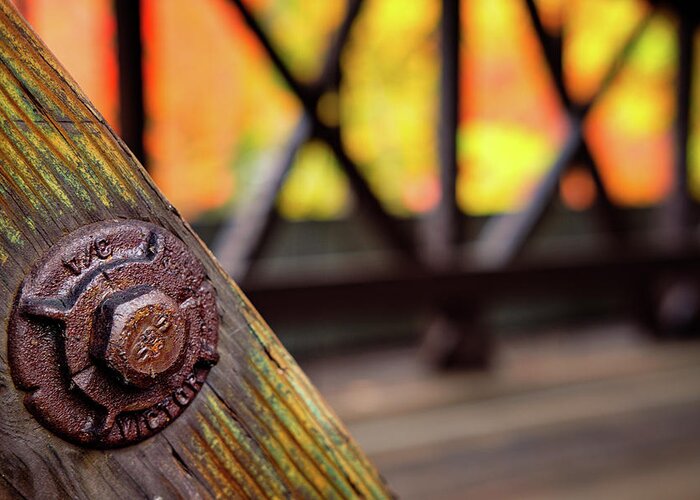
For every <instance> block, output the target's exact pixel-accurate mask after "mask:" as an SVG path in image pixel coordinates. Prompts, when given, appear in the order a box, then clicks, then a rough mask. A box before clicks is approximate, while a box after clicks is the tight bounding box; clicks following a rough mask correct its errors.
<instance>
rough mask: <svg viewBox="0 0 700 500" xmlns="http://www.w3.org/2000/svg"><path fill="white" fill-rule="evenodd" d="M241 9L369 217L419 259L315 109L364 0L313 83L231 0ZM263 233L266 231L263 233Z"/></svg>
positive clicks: (335, 81) (337, 74)
mask: <svg viewBox="0 0 700 500" xmlns="http://www.w3.org/2000/svg"><path fill="white" fill-rule="evenodd" d="M231 1H232V2H233V3H234V4H235V5H236V7H237V8H238V10H239V11H240V12H241V14H242V16H243V19H244V21H245V22H246V24H247V25H248V27H249V28H250V29H251V31H252V32H253V33H254V34H255V36H256V37H257V38H258V39H259V40H260V43H261V45H262V46H263V48H264V49H265V52H266V53H267V55H268V56H269V57H270V59H271V61H272V62H273V64H274V66H275V67H276V68H277V70H278V71H279V72H280V74H281V75H282V77H283V78H284V80H285V81H286V82H287V84H288V85H289V87H290V88H291V89H292V91H293V92H294V94H295V95H296V96H297V97H298V98H299V100H300V101H301V103H302V105H303V107H304V110H305V112H306V114H307V116H308V117H309V118H310V119H311V121H312V135H313V137H316V138H318V139H320V140H323V141H324V142H325V143H326V144H328V146H329V147H330V148H331V149H332V150H333V152H334V153H335V155H336V157H337V159H338V161H339V163H340V165H341V167H342V168H343V169H344V171H345V173H346V174H347V176H348V179H349V182H350V185H351V187H352V190H353V192H354V193H355V195H356V198H357V200H358V205H359V208H360V210H361V212H362V213H363V215H365V216H366V218H367V219H368V220H369V222H371V223H372V224H373V225H374V226H375V228H377V230H378V231H379V233H380V236H381V237H383V238H384V239H385V240H386V241H387V242H388V243H389V244H390V245H391V246H392V247H393V248H394V249H396V250H398V251H399V252H400V254H401V255H403V256H404V257H405V258H408V259H410V260H411V261H412V262H414V263H419V259H418V257H417V252H416V250H415V246H414V245H413V242H412V238H411V237H410V236H409V235H408V234H406V232H405V231H404V230H403V228H402V227H400V226H399V224H398V223H397V221H395V220H394V219H393V218H392V217H391V216H390V215H389V214H387V212H386V211H385V210H384V207H383V206H382V204H381V203H380V202H379V200H378V199H377V197H376V196H375V195H374V193H373V192H372V189H371V188H370V186H369V184H368V183H367V181H366V180H365V178H364V176H363V175H362V173H361V170H360V168H359V167H358V165H357V164H356V163H355V162H354V160H353V159H352V158H351V157H350V155H349V154H348V152H347V150H346V149H345V147H344V145H343V142H342V139H341V134H340V129H339V128H337V127H331V126H328V125H326V124H324V123H323V122H322V121H321V120H320V119H319V118H318V111H317V109H316V105H317V102H318V100H319V98H320V97H321V96H322V95H323V94H324V93H325V92H328V91H333V92H337V91H338V89H339V86H340V81H341V79H342V71H341V68H340V57H341V52H342V49H343V47H344V45H345V43H346V42H347V39H348V37H349V34H350V31H351V29H352V25H353V23H354V21H355V19H356V18H357V16H358V14H359V13H360V7H361V6H362V1H361V0H351V1H350V2H349V3H348V8H347V10H346V14H345V17H344V19H343V22H342V23H341V25H340V27H339V29H338V32H337V33H336V36H335V38H334V40H333V42H332V43H331V46H330V48H329V50H328V53H327V55H326V59H325V62H324V65H323V70H322V72H321V76H320V78H319V80H318V81H317V82H315V83H314V84H311V85H304V84H302V83H300V82H299V81H298V80H297V79H296V78H295V77H294V76H293V74H292V72H291V71H290V70H289V68H288V67H287V65H286V64H285V63H284V61H283V60H282V58H281V57H280V56H279V54H278V53H277V51H276V50H275V48H274V47H273V45H272V42H271V41H270V40H269V38H268V37H267V35H266V34H265V31H264V30H263V29H262V27H261V26H260V24H259V23H258V22H257V20H256V19H255V17H254V16H253V14H252V13H251V12H250V10H249V9H248V8H247V7H246V5H245V3H244V2H243V1H242V0H231ZM260 234H265V233H264V232H263V233H260Z"/></svg>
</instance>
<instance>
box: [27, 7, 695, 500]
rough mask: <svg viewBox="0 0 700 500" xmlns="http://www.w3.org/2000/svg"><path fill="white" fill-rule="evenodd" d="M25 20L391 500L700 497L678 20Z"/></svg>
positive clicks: (593, 12)
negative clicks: (355, 445) (255, 314)
mask: <svg viewBox="0 0 700 500" xmlns="http://www.w3.org/2000/svg"><path fill="white" fill-rule="evenodd" d="M15 3H16V4H17V6H18V8H19V9H20V11H21V12H22V13H23V15H24V16H25V17H26V18H27V19H28V21H29V22H30V24H32V26H33V27H34V28H35V30H36V31H37V32H38V34H39V35H40V36H41V38H42V39H43V40H44V41H45V42H46V44H47V45H48V46H49V48H50V49H51V50H52V51H53V52H54V53H55V54H56V55H57V56H58V58H59V60H61V61H62V63H63V64H64V65H65V67H66V68H67V69H68V71H69V73H70V74H72V75H73V77H74V78H75V79H76V80H77V81H78V83H79V85H80V86H81V87H82V88H83V90H84V91H85V92H86V93H87V95H88V96H89V97H90V98H91V99H92V101H93V102H94V104H95V105H96V106H97V108H98V109H99V110H100V111H101V113H102V114H103V115H104V116H105V118H106V120H107V121H108V122H109V123H110V124H111V125H112V127H113V128H115V130H117V132H118V133H119V134H120V135H121V136H122V137H123V138H124V139H125V141H126V142H127V144H128V145H129V147H130V148H131V149H132V150H133V151H134V153H135V154H136V156H137V157H139V159H140V160H141V161H142V163H143V164H144V166H145V167H146V168H147V170H148V171H149V173H150V175H151V176H152V177H153V179H154V180H155V182H156V184H157V185H158V186H159V187H160V189H161V190H162V191H163V192H164V194H165V195H166V196H167V198H168V199H169V200H170V201H171V202H172V203H173V205H174V206H175V207H177V209H178V210H179V211H180V213H181V214H182V216H183V217H184V218H185V219H186V220H188V221H189V222H190V223H191V224H192V225H193V227H194V228H195V229H196V230H197V231H198V232H199V234H200V235H201V237H202V238H203V239H204V240H205V241H206V242H207V243H208V244H209V245H210V247H211V248H212V249H213V250H214V252H215V254H216V255H217V257H218V258H219V259H220V261H221V263H222V265H223V266H224V267H225V268H226V270H227V271H228V272H229V273H231V275H232V276H233V277H234V278H235V279H236V281H237V282H238V283H239V285H240V286H241V287H242V288H243V290H244V292H245V293H246V294H247V295H248V296H249V297H250V299H251V300H252V302H253V304H254V305H255V306H256V307H258V308H259V309H260V311H261V313H262V314H263V316H264V317H265V318H266V319H267V320H268V322H269V323H270V324H271V326H272V327H273V329H274V330H275V331H276V333H277V334H278V336H279V337H280V339H281V340H282V342H283V343H284V344H285V345H286V347H287V348H288V349H289V350H290V351H291V352H292V354H293V355H294V356H295V357H296V358H297V359H298V360H299V361H300V362H301V364H302V367H303V368H304V369H305V370H306V371H307V374H308V375H309V376H310V378H311V379H312V381H313V382H314V383H315V384H316V385H317V386H318V387H319V389H320V390H321V392H322V393H323V394H324V395H325V396H326V397H327V399H328V400H329V402H330V403H331V406H333V407H334V408H335V409H336V411H337V412H338V413H339V415H340V417H341V418H342V419H343V420H344V421H345V422H346V423H347V424H348V427H349V428H350V431H351V433H352V434H353V435H355V437H356V438H357V439H358V440H359V442H360V444H361V445H362V446H363V447H364V449H365V450H366V451H367V453H368V454H369V455H370V457H371V458H372V459H373V460H374V461H375V463H377V465H378V466H379V468H380V469H381V470H382V472H383V474H384V475H385V477H386V478H387V480H388V481H389V483H390V484H391V485H392V487H393V488H394V489H395V490H396V492H397V493H398V494H399V495H400V496H402V497H405V498H462V497H469V498H579V497H580V498H612V497H614V498H635V499H637V498H662V497H663V498H698V497H699V496H700V423H698V422H700V364H699V363H698V361H700V344H698V342H697V341H696V339H697V333H698V332H700V322H699V318H700V288H699V286H700V277H699V276H698V275H699V274H700V258H699V257H700V254H699V253H698V244H697V243H698V234H697V227H698V210H697V206H698V197H700V128H698V127H697V126H696V122H697V117H698V114H697V113H698V107H697V106H695V105H694V104H693V103H695V102H697V100H696V98H697V97H698V92H699V91H700V80H698V79H697V78H695V76H696V75H695V68H697V67H698V66H697V65H696V64H695V63H696V61H697V60H698V57H700V51H696V50H695V49H696V46H697V44H698V37H697V34H696V31H697V30H696V27H697V25H698V21H700V14H699V13H698V12H697V10H698V7H695V6H694V5H693V2H689V1H683V0H675V1H670V0H668V1H645V0H585V1H584V0H569V1H565V0H463V1H461V2H460V1H458V0H411V1H410V2H407V1H405V0H363V1H360V0H331V1H323V2H322V1H318V0H198V1H197V2H193V1H190V0H62V1H61V2H56V1H52V0H15Z"/></svg>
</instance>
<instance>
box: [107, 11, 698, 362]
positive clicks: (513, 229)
mask: <svg viewBox="0 0 700 500" xmlns="http://www.w3.org/2000/svg"><path fill="white" fill-rule="evenodd" d="M230 1H231V2H232V3H233V4H234V5H235V6H236V8H237V9H238V10H239V12H240V13H241V15H242V17H243V19H244V20H245V23H246V24H247V25H248V27H249V28H250V30H251V31H252V33H254V35H255V36H256V38H257V39H258V41H259V42H260V44H261V46H262V47H263V49H264V51H265V52H266V54H267V55H268V57H269V58H270V60H271V61H272V63H273V65H274V67H275V68H276V70H277V71H278V73H279V74H280V75H281V77H282V78H283V79H284V81H285V82H286V83H287V85H288V87H289V89H290V91H291V92H292V93H293V94H294V95H295V96H296V97H297V99H298V100H299V102H300V103H301V105H302V107H303V116H302V118H301V119H300V121H299V123H298V125H297V126H296V129H295V131H294V133H293V134H292V136H291V137H290V139H289V141H288V144H287V147H286V149H285V152H284V154H282V155H281V156H280V158H279V160H278V161H277V163H276V164H274V165H273V166H272V167H271V168H269V169H267V170H266V173H265V176H264V177H263V178H261V179H259V180H258V183H257V185H256V188H255V192H253V193H249V195H248V196H247V198H248V200H249V201H248V202H247V203H246V204H245V205H244V206H243V208H242V209H240V210H239V211H238V213H237V216H236V217H235V219H233V220H231V221H229V223H227V224H226V225H225V226H224V228H223V229H222V231H221V232H220V234H219V236H218V240H217V244H216V246H215V253H216V254H217V256H218V257H219V259H220V261H221V263H222V265H223V266H224V267H225V268H226V269H227V271H229V273H230V274H231V275H232V276H233V277H234V278H236V279H237V280H238V281H239V282H240V283H241V285H242V287H243V289H244V290H245V291H246V293H247V294H248V295H249V297H250V298H251V300H252V302H253V303H254V304H255V305H256V306H257V307H259V308H260V309H261V311H262V312H263V314H271V315H273V316H277V315H284V314H299V312H300V311H304V310H308V309H309V308H311V307H312V305H313V309H314V310H316V311H323V312H324V313H333V312H334V311H341V310H345V311H360V310H363V309H364V308H376V307H379V308H383V309H385V310H395V311H401V310H415V308H432V309H433V310H435V311H437V312H436V318H437V319H436V323H435V326H434V328H431V329H430V330H429V331H430V332H431V333H430V334H429V337H428V341H427V345H429V346H430V347H429V349H430V350H431V351H432V353H431V354H432V355H433V357H434V359H435V360H436V362H438V363H439V364H443V365H444V364H452V363H457V364H470V365H483V364H484V363H486V362H487V360H488V354H489V344H490V343H489V339H488V335H487V334H486V333H485V331H484V330H483V329H482V328H480V327H479V326H478V321H477V319H478V315H479V308H480V307H481V306H483V305H484V304H487V303H490V302H492V301H495V300H500V299H502V298H503V297H505V296H511V295H521V296H529V295H533V294H556V295H558V296H561V295H576V294H581V293H590V292H591V291H593V292H595V291H596V290H600V289H602V288H606V289H610V288H614V289H618V290H620V291H622V293H624V294H626V295H627V296H629V297H630V298H631V299H632V302H635V303H637V304H640V303H641V304H645V303H646V302H645V300H646V299H645V296H646V295H647V291H648V290H649V289H651V288H652V287H653V285H654V283H655V282H656V281H657V280H658V279H659V277H660V276H663V275H665V274H667V273H677V274H679V275H689V274H692V275H697V274H700V258H698V257H700V254H698V252H697V246H696V244H695V241H694V240H695V237H694V233H693V231H694V229H693V228H694V227H695V224H696V222H697V220H696V219H697V211H696V205H695V203H694V202H693V200H692V199H691V197H690V194H689V189H688V181H687V178H688V174H687V166H688V154H687V150H688V136H689V133H690V106H691V89H692V78H693V74H692V73H693V64H692V63H693V59H694V54H693V34H694V31H695V28H696V27H697V24H698V15H697V13H696V12H695V11H696V9H697V8H696V7H694V6H693V4H692V2H684V1H680V0H678V1H674V2H660V1H656V2H652V4H651V6H650V9H649V13H648V15H647V16H646V17H645V18H644V19H642V20H641V22H639V24H638V25H637V26H636V28H635V29H634V30H632V32H631V34H630V36H629V38H628V39H627V41H626V42H625V43H624V44H623V47H622V48H621V50H620V51H619V53H618V54H617V55H616V57H615V58H614V61H613V63H612V64H611V66H610V68H609V70H608V72H607V74H606V75H605V76H604V78H603V80H602V83H601V85H600V87H599V88H598V90H597V91H596V92H595V93H594V95H593V97H592V98H591V99H590V100H589V101H588V102H586V103H584V104H580V103H575V102H573V100H572V98H571V97H570V95H569V92H568V90H567V88H566V85H565V82H564V74H563V70H562V45H563V36H564V35H563V33H562V32H561V31H560V32H558V33H552V32H550V31H548V30H547V29H545V27H544V26H543V23H542V20H541V17H540V15H539V12H538V10H537V7H536V4H535V1H534V0H523V1H524V3H525V4H526V7H527V11H528V13H529V16H530V19H531V21H532V25H533V27H534V31H535V32H536V35H537V38H538V40H539V42H540V44H541V47H542V51H543V54H544V56H545V60H546V63H547V66H548V69H549V72H550V74H551V77H552V80H553V82H554V85H555V87H556V90H557V93H558V96H559V99H560V101H561V105H562V108H563V109H564V110H565V112H566V115H567V118H568V122H569V126H568V137H567V139H566V140H565V141H564V143H563V146H562V147H561V150H560V152H559V154H558V156H557V158H556V159H555V161H554V162H553V163H552V165H551V166H550V168H549V169H548V170H547V173H546V174H545V176H544V177H543V178H542V180H541V182H540V184H539V185H538V186H537V188H536V189H535V190H534V192H533V194H532V196H531V198H530V199H529V201H528V203H527V204H526V206H525V207H524V208H523V209H522V210H521V211H520V212H518V213H515V214H505V215H500V216H494V217H491V218H490V219H489V220H488V221H487V222H486V224H485V225H484V226H483V227H482V228H481V229H480V232H479V235H478V237H477V238H476V241H475V243H474V244H473V245H469V247H468V248H467V247H466V246H465V245H464V234H463V233H464V227H465V225H469V224H470V221H469V220H468V219H467V217H466V216H465V215H463V214H462V213H461V212H460V210H459V209H458V207H457V202H456V195H455V193H456V189H455V186H456V178H457V144H456V140H457V127H458V121H459V102H460V92H459V88H460V86H459V79H460V47H461V43H462V39H461V22H460V19H461V14H462V13H461V9H460V1H459V0H443V1H442V6H443V9H442V16H441V23H440V36H441V58H442V65H441V87H440V88H441V92H440V107H439V109H440V116H439V130H438V140H439V148H438V152H439V164H440V185H441V188H442V197H441V200H440V203H439V206H438V207H437V209H436V210H435V211H434V213H432V214H430V215H429V216H427V217H425V218H424V220H422V221H419V222H420V224H419V226H420V228H419V229H420V231H415V233H416V234H411V232H410V231H407V227H408V226H407V225H406V224H405V223H401V222H400V221H398V220H396V219H395V218H393V217H391V216H390V215H389V214H388V213H387V212H386V211H385V210H384V208H383V207H382V205H381V203H380V202H379V200H378V199H377V197H376V196H375V195H374V193H373V192H372V190H371V189H370V187H369V185H368V183H367V181H366V180H365V178H364V177H363V175H362V174H361V169H360V168H358V165H357V164H356V163H355V162H354V160H353V159H352V158H351V156H350V155H349V154H348V152H347V151H346V148H345V146H344V144H343V141H342V138H341V137H342V133H341V125H337V126H336V125H328V124H326V123H324V122H323V120H321V118H320V117H319V114H318V110H317V107H318V102H319V99H320V98H321V97H322V96H323V95H324V94H325V93H327V92H335V93H337V92H338V91H339V89H340V85H341V82H342V79H343V72H342V68H341V65H340V58H341V54H342V51H343V48H344V46H345V44H346V42H347V40H348V37H349V34H350V31H351V29H352V26H353V23H354V22H355V20H356V19H357V16H358V14H359V13H360V11H361V8H362V3H363V2H362V0H348V6H347V11H346V13H345V17H344V20H343V22H342V23H341V25H340V27H339V29H338V31H337V33H336V34H335V37H334V39H333V42H332V43H331V45H330V48H329V50H328V52H327V55H326V57H325V61H324V64H323V69H322V72H321V74H320V77H319V78H318V79H317V80H316V81H315V82H314V83H311V84H305V83H303V82H301V81H299V80H298V79H297V78H295V76H294V75H293V73H292V71H291V70H290V69H289V67H288V66H287V65H286V63H285V62H284V60H283V59H282V57H281V56H280V55H279V53H278V52H277V50H276V49H275V47H274V46H273V43H272V42H271V41H270V39H269V38H268V36H267V34H266V33H265V30H264V29H263V28H262V27H261V25H260V24H259V23H258V21H257V20H256V18H255V17H254V15H253V14H252V13H251V11H250V10H249V8H248V7H247V6H246V3H245V2H244V1H243V0H230ZM136 4H137V2H133V3H132V2H121V1H115V6H116V12H117V21H118V34H119V48H120V57H119V61H120V67H121V71H120V75H122V77H121V78H120V89H121V117H122V123H121V126H122V131H123V134H124V136H125V138H126V140H127V143H128V144H129V145H130V146H132V148H133V149H134V151H135V153H136V154H137V156H139V157H140V158H141V159H144V156H143V145H142V136H143V124H144V117H143V109H144V108H143V92H142V89H140V88H138V87H139V85H140V82H141V81H142V78H141V68H140V64H141V45H140V39H138V38H139V33H140V26H139V24H138V23H140V18H139V16H138V15H134V11H133V10H132V9H135V10H136V11H138V7H134V5H136ZM127 6H128V7H127ZM407 8H409V7H407ZM659 8H671V9H673V10H675V11H676V13H677V14H679V15H678V19H679V21H678V36H677V43H678V54H679V57H678V68H679V73H678V79H677V88H676V105H677V110H678V112H677V118H676V124H675V152H676V159H675V178H676V184H675V186H674V190H673V193H672V195H671V196H670V199H669V201H668V203H667V204H666V205H667V206H665V207H664V213H665V216H664V219H663V221H662V224H661V226H660V227H657V228H656V229H655V231H656V233H657V234H658V235H660V239H663V241H662V242H660V243H661V244H659V245H653V246H649V245H644V246H640V245H639V244H638V243H637V242H636V241H635V240H634V239H633V238H631V237H630V234H629V230H628V228H627V227H626V226H627V225H626V224H625V220H624V217H625V215H624V213H623V212H622V211H621V210H620V209H619V208H618V207H617V206H616V205H615V204H614V203H612V202H611V200H610V198H609V196H608V193H607V191H606V188H605V185H604V183H603V182H602V180H601V176H600V169H599V166H598V165H597V164H596V161H595V158H594V156H593V155H592V154H591V152H590V149H589V145H588V142H587V139H586V137H585V135H584V133H583V124H584V121H585V119H586V117H587V115H588V113H589V111H590V110H591V109H592V108H593V106H595V104H596V103H597V102H598V101H599V100H600V98H601V96H603V95H604V94H605V93H606V91H607V89H608V88H609V86H610V84H611V83H612V82H613V81H614V80H615V77H616V76H617V74H618V73H619V71H620V69H621V68H623V67H624V65H625V63H626V62H627V60H628V59H629V56H630V54H631V53H632V51H633V48H634V47H635V44H636V43H637V41H638V40H639V38H640V36H641V35H642V33H644V31H645V28H646V27H647V25H648V24H649V20H650V19H651V18H652V16H654V15H655V13H656V12H657V10H658V9H659ZM126 11H129V12H126ZM137 39H138V40H137ZM134 82H137V83H138V85H136V86H134ZM312 139H316V140H320V141H323V142H324V143H326V144H327V145H328V146H329V147H330V148H331V149H332V151H333V152H334V154H335V155H336V157H337V159H338V161H339V164H340V166H341V167H342V169H343V171H344V172H345V174H346V175H347V177H348V179H349V182H350V185H351V187H352V190H353V192H354V194H355V197H356V201H357V207H358V208H359V212H360V213H361V214H362V216H363V217H364V220H366V221H367V222H368V223H370V224H372V225H373V226H374V228H375V229H376V230H377V233H378V234H379V235H381V236H382V237H383V239H384V241H385V242H386V244H387V246H388V247H389V249H390V251H391V254H392V255H393V260H394V262H395V263H396V265H392V266H391V268H390V269H386V270H385V271H382V272H380V273H377V272H367V271H366V270H364V269H363V268H361V267H360V268H358V269H352V270H350V272H344V273H342V275H338V276H329V275H327V274H326V273H323V272H319V273H315V274H314V273H307V274H303V275H301V276H300V275H299V274H297V275H295V274H293V273H291V274H290V275H289V276H287V277H282V278H279V279H275V280H273V281H270V280H259V279H258V280H256V279H255V277H254V275H252V274H251V273H249V271H250V270H251V268H252V266H253V265H254V264H255V263H256V261H258V259H259V258H260V256H261V254H262V253H263V250H264V249H265V246H266V244H267V243H268V241H269V239H270V235H271V233H272V231H273V228H274V226H275V225H276V224H277V223H278V222H279V219H278V215H277V213H276V210H275V201H276V198H277V194H278V192H279V190H280V188H281V186H282V184H283V182H284V180H285V178H286V176H287V174H288V173H289V171H290V168H291V166H292V164H293V161H294V158H295V155H296V153H297V152H298V151H299V149H300V148H301V147H302V146H303V145H304V144H305V143H306V142H307V141H310V140H312ZM574 163H576V164H578V165H583V166H585V168H586V169H587V170H588V172H589V173H590V175H591V178H592V180H593V182H594V183H595V186H596V188H597V199H596V206H595V207H594V210H595V211H596V213H597V214H598V218H597V219H598V221H599V223H600V225H601V228H602V229H603V231H604V233H605V235H606V238H607V241H608V243H609V245H608V247H609V249H608V251H606V252H604V253H601V254H598V255H592V256H589V257H584V258H582V257H580V256H579V257H576V256H571V257H562V258H559V259H557V260H552V259H551V258H549V259H546V260H533V259H523V258H522V254H523V250H524V249H525V247H526V245H527V244H528V243H529V242H530V241H531V239H532V236H533V234H534V233H535V232H536V230H537V228H538V227H539V226H540V225H541V223H542V221H543V220H544V219H545V217H546V215H547V213H548V212H549V211H550V207H551V206H552V204H553V202H554V200H555V199H556V196H557V192H558V191H557V188H558V185H559V180H560V178H561V177H562V175H563V174H564V173H565V172H566V171H567V169H568V168H569V167H570V166H571V165H572V164H574ZM418 234H421V235H422V236H423V237H422V238H419V237H417V235H418ZM465 248H467V250H465ZM652 307H653V304H652ZM455 332H457V333H456V334H455Z"/></svg>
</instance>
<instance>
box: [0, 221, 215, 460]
mask: <svg viewBox="0 0 700 500" xmlns="http://www.w3.org/2000/svg"><path fill="white" fill-rule="evenodd" d="M218 329H219V315H218V312H217V306H216V295H215V292H214V288H213V287H212V285H211V284H210V283H209V281H208V279H207V276H206V274H205V271H204V267H203V266H202V264H201V262H200V261H199V260H198V259H197V257H195V256H194V255H193V254H192V253H191V252H190V251H189V250H188V248H187V247H186V246H185V244H184V243H183V242H182V241H181V240H180V239H178V238H177V237H176V236H175V235H173V234H172V233H170V232H168V231H167V230H165V229H163V228H162V227H158V226H155V225H153V224H149V223H145V222H140V221H108V222H100V223H96V224H92V225H89V226H85V227H83V228H81V229H79V230H77V231H75V232H73V233H71V234H69V235H68V236H66V237H65V238H63V239H62V240H61V241H60V242H59V243H57V244H56V245H55V246H54V247H53V248H52V249H51V250H50V251H49V252H48V253H47V254H46V255H45V256H44V258H43V259H42V260H41V261H40V262H38V263H37V265H36V266H35V268H34V269H33V270H32V272H31V273H30V275H29V276H27V278H26V279H25V281H24V282H23V284H22V287H21V288H20V290H19V292H18V295H17V297H16V300H15V304H14V308H13V311H12V315H11V317H10V323H9V332H8V351H9V360H10V368H11V371H12V378H13V380H14V382H15V385H16V386H17V387H18V388H19V389H21V390H23V391H27V393H28V394H27V395H26V396H25V398H24V404H25V406H26V408H27V409H28V410H29V412H30V413H31V414H32V415H33V416H34V417H35V418H36V419H37V420H38V421H39V422H41V423H42V424H43V425H44V426H45V427H47V428H48V429H50V430H51V431H52V432H54V433H56V434H58V435H59V436H61V437H62V438H64V439H66V440H68V441H71V442H74V443H76V444H80V445H84V446H92V447H99V448H107V447H117V446H125V445H128V444H132V443H136V442H138V441H141V440H143V439H146V438H147V437H149V436H151V435H153V434H155V433H156V432H158V431H160V430H161V429H163V428H164V427H165V426H167V425H168V424H169V423H170V422H172V421H173V420H174V419H175V418H177V416H178V415H180V414H181V413H182V412H183V410H184V409H185V408H186V407H187V406H188V405H189V404H190V402H191V401H192V399H193V398H194V397H195V396H196V394H197V393H198V392H199V390H200V388H201V387H202V385H203V383H204V380H205V379H206V377H207V374H208V373H209V370H210V368H211V366H212V365H213V364H215V363H216V362H217V360H218V354H217V352H216V344H217V339H218Z"/></svg>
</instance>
